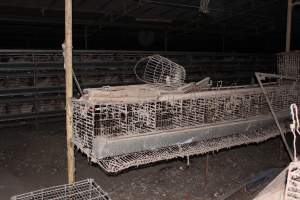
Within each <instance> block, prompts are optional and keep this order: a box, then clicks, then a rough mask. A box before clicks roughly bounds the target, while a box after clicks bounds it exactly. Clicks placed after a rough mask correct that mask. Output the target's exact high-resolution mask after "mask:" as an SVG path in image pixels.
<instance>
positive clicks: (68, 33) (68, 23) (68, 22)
mask: <svg viewBox="0 0 300 200" xmlns="http://www.w3.org/2000/svg"><path fill="white" fill-rule="evenodd" d="M65 45H66V47H65V48H66V50H65V78H66V129H67V162H68V182H69V184H71V183H74V182H75V158H74V144H73V141H72V140H73V130H72V126H73V117H72V97H73V77H72V76H73V63H72V58H73V55H72V0H65Z"/></svg>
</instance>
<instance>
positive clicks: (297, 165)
mask: <svg viewBox="0 0 300 200" xmlns="http://www.w3.org/2000/svg"><path fill="white" fill-rule="evenodd" d="M299 199H300V162H299V161H296V162H291V163H290V165H289V168H288V176H287V183H286V188H285V200H299Z"/></svg>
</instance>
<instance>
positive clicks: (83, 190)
mask: <svg viewBox="0 0 300 200" xmlns="http://www.w3.org/2000/svg"><path fill="white" fill-rule="evenodd" d="M70 199H72V200H76V199H78V200H110V197H109V196H108V194H107V193H106V192H104V191H103V190H102V189H101V188H100V186H98V185H97V184H96V183H95V181H94V180H93V179H86V180H83V181H78V182H75V183H74V184H65V185H59V186H53V187H49V188H45V189H41V190H37V191H33V192H29V193H26V194H21V195H17V196H13V197H11V200H70Z"/></svg>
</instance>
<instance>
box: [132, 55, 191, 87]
mask: <svg viewBox="0 0 300 200" xmlns="http://www.w3.org/2000/svg"><path fill="white" fill-rule="evenodd" d="M134 69H135V74H136V76H137V78H138V79H140V80H141V81H143V82H145V83H148V84H153V85H156V86H161V87H164V88H177V87H180V86H182V85H183V83H184V80H185V76H186V72H185V69H184V67H182V66H181V65H178V64H177V63H175V62H173V61H171V60H169V59H167V58H165V57H163V56H160V55H153V56H148V57H145V58H142V59H140V60H139V61H138V62H137V63H136V65H135V68H134Z"/></svg>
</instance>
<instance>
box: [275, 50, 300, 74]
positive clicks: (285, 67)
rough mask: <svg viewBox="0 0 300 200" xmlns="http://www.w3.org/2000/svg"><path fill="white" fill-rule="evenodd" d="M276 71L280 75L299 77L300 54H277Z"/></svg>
mask: <svg viewBox="0 0 300 200" xmlns="http://www.w3.org/2000/svg"><path fill="white" fill-rule="evenodd" d="M277 69H278V73H279V74H281V75H285V76H298V77H300V52H284V53H279V54H277Z"/></svg>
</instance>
